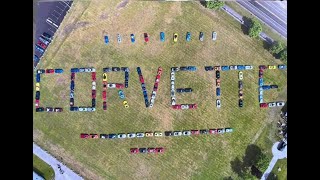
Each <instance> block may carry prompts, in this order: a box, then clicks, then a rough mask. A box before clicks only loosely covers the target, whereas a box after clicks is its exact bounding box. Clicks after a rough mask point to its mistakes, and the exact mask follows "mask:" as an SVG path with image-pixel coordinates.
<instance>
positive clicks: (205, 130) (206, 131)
mask: <svg viewBox="0 0 320 180" xmlns="http://www.w3.org/2000/svg"><path fill="white" fill-rule="evenodd" d="M208 133H209V131H208V130H207V129H201V130H200V134H208Z"/></svg>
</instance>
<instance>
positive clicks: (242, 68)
mask: <svg viewBox="0 0 320 180" xmlns="http://www.w3.org/2000/svg"><path fill="white" fill-rule="evenodd" d="M237 69H238V70H244V69H245V66H244V65H238V66H237Z"/></svg>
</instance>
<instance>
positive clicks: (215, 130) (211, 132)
mask: <svg viewBox="0 0 320 180" xmlns="http://www.w3.org/2000/svg"><path fill="white" fill-rule="evenodd" d="M209 134H218V130H217V129H209Z"/></svg>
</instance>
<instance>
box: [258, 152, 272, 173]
mask: <svg viewBox="0 0 320 180" xmlns="http://www.w3.org/2000/svg"><path fill="white" fill-rule="evenodd" d="M270 161H271V159H270V158H269V157H268V156H266V155H265V154H263V153H262V154H261V155H260V157H259V160H258V162H257V165H256V167H257V168H258V169H259V170H260V171H262V172H264V171H266V170H267V168H268V166H269V163H270Z"/></svg>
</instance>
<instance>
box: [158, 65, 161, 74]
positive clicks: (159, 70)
mask: <svg viewBox="0 0 320 180" xmlns="http://www.w3.org/2000/svg"><path fill="white" fill-rule="evenodd" d="M161 74H162V68H161V67H159V68H158V75H160V76H161Z"/></svg>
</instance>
